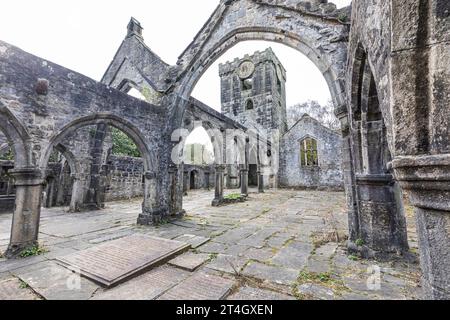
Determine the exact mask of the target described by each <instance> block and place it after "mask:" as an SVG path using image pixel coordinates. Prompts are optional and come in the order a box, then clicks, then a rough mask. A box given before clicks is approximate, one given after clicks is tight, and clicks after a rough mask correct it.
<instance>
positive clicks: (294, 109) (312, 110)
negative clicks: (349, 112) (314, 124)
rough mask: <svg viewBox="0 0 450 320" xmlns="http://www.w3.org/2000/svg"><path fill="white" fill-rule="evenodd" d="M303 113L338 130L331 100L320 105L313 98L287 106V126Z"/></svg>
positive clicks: (294, 122) (338, 126)
mask: <svg viewBox="0 0 450 320" xmlns="http://www.w3.org/2000/svg"><path fill="white" fill-rule="evenodd" d="M305 114H308V115H309V116H311V117H312V118H314V119H316V120H318V121H319V122H320V123H322V124H323V125H324V126H326V127H328V128H330V129H332V130H339V128H340V122H339V120H338V119H337V118H336V116H335V115H334V107H333V103H332V102H331V101H328V102H327V103H326V104H325V105H321V104H320V103H319V102H317V101H315V100H309V101H306V102H303V103H299V104H296V105H293V106H291V107H289V108H288V110H287V121H288V126H289V128H291V127H292V126H293V125H295V124H296V123H297V121H298V120H300V119H301V118H302V117H303V116H304V115H305Z"/></svg>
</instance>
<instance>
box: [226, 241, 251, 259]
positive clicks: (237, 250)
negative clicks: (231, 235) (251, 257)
mask: <svg viewBox="0 0 450 320" xmlns="http://www.w3.org/2000/svg"><path fill="white" fill-rule="evenodd" d="M251 249H252V248H251V247H249V246H244V245H239V244H235V245H230V246H228V247H227V248H226V249H225V250H224V251H223V252H222V253H223V254H226V255H232V256H238V257H245V256H246V253H247V252H248V251H249V250H251Z"/></svg>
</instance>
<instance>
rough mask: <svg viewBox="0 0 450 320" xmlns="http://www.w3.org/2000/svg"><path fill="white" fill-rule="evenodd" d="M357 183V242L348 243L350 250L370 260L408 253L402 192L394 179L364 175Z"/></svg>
mask: <svg viewBox="0 0 450 320" xmlns="http://www.w3.org/2000/svg"><path fill="white" fill-rule="evenodd" d="M356 182H357V192H358V208H359V212H358V218H359V230H358V239H357V240H356V241H353V240H350V241H349V249H350V250H351V251H357V252H359V253H360V254H361V255H362V256H363V257H370V258H373V257H383V256H384V255H386V254H391V253H392V254H399V255H401V254H403V253H405V252H407V251H408V249H409V247H408V239H407V234H406V219H405V215H404V210H403V206H402V205H401V191H400V189H399V188H398V187H397V185H396V182H395V181H394V178H393V176H392V175H390V174H372V175H371V174H361V175H357V176H356ZM359 242H361V243H359Z"/></svg>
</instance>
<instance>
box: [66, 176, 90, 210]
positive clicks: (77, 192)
mask: <svg viewBox="0 0 450 320" xmlns="http://www.w3.org/2000/svg"><path fill="white" fill-rule="evenodd" d="M72 179H73V186H72V197H71V199H70V207H69V212H80V211H82V210H83V209H84V200H85V195H86V189H87V188H88V183H89V181H88V180H89V179H88V177H87V175H85V174H81V173H78V174H72Z"/></svg>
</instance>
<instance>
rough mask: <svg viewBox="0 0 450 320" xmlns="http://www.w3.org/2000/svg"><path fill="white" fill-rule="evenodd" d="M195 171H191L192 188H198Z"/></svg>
mask: <svg viewBox="0 0 450 320" xmlns="http://www.w3.org/2000/svg"><path fill="white" fill-rule="evenodd" d="M195 176H196V174H195V171H191V174H190V177H189V186H190V190H195V189H197V188H196V186H195V178H196V177H195Z"/></svg>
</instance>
